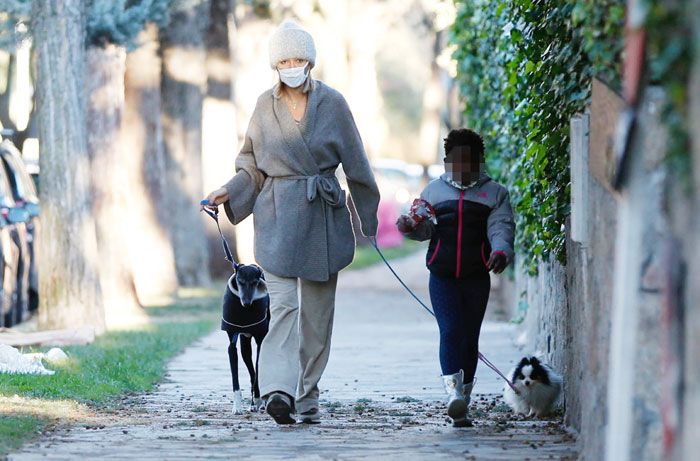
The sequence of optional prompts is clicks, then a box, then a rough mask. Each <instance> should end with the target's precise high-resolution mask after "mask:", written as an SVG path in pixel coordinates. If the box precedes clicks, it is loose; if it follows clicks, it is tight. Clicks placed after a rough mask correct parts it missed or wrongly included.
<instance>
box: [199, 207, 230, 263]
mask: <svg viewBox="0 0 700 461" xmlns="http://www.w3.org/2000/svg"><path fill="white" fill-rule="evenodd" d="M199 204H200V205H203V208H202V211H204V212H205V213H206V214H208V215H209V216H210V217H211V219H213V220H214V222H216V228H217V229H218V230H219V236H220V237H221V244H222V245H223V247H224V253H225V254H226V261H228V262H230V263H231V266H233V268H234V269H236V268H237V267H238V263H237V262H236V261H234V259H233V253H231V249H230V248H229V246H228V242H227V241H226V237H224V233H223V232H221V226H220V225H219V209H218V208H216V209H214V210H210V209H209V208H207V206H210V205H209V200H207V199H204V200H202V201H201V202H199Z"/></svg>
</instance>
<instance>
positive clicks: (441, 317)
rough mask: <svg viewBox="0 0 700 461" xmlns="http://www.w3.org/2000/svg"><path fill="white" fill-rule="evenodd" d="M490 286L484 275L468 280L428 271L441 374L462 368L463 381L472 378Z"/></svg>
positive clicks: (454, 371) (488, 279)
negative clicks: (437, 335) (436, 326)
mask: <svg viewBox="0 0 700 461" xmlns="http://www.w3.org/2000/svg"><path fill="white" fill-rule="evenodd" d="M490 289H491V279H490V278H489V275H488V274H484V275H483V276H478V277H475V278H469V279H455V278H446V277H440V276H438V275H435V274H430V300H431V302H432V304H433V310H434V312H435V318H436V319H437V323H438V327H439V329H440V366H441V367H442V374H443V375H451V374H454V373H459V370H464V382H465V383H470V382H472V381H473V380H474V373H476V361H477V359H478V354H479V332H480V331H481V322H482V321H483V320H484V313H485V312H486V304H487V303H488V300H489V290H490Z"/></svg>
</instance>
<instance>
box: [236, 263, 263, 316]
mask: <svg viewBox="0 0 700 461" xmlns="http://www.w3.org/2000/svg"><path fill="white" fill-rule="evenodd" d="M236 285H238V294H239V295H240V298H241V304H243V306H245V307H250V305H251V304H252V303H253V301H255V300H256V299H260V298H264V297H265V296H267V285H266V284H265V276H264V274H263V271H262V269H261V268H260V267H259V266H257V265H255V264H240V265H239V266H238V267H237V268H236Z"/></svg>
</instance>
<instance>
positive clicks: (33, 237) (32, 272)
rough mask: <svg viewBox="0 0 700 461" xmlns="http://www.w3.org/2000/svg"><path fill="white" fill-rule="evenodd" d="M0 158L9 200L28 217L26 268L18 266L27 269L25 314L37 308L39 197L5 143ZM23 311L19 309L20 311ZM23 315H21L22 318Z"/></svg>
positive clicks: (16, 155) (18, 158)
mask: <svg viewBox="0 0 700 461" xmlns="http://www.w3.org/2000/svg"><path fill="white" fill-rule="evenodd" d="M0 158H1V159H2V163H3V166H4V167H5V170H6V172H7V178H8V180H9V183H10V186H11V192H12V198H13V199H14V201H15V205H16V206H17V207H21V208H23V209H24V210H26V212H27V213H28V215H29V219H28V221H27V223H26V232H27V234H26V239H25V240H26V245H27V247H28V248H27V249H28V254H27V257H26V258H24V260H25V264H26V266H23V267H21V269H22V270H24V268H25V267H27V268H28V270H27V271H25V272H28V273H27V274H25V273H22V274H20V277H21V278H22V279H24V278H28V281H27V283H28V285H26V284H25V286H27V287H28V291H27V293H28V311H29V312H30V313H31V312H35V311H36V310H37V308H38V307H39V277H38V268H37V261H36V249H35V242H36V241H37V237H38V233H39V195H38V194H37V191H36V187H35V184H34V181H33V180H32V178H31V176H30V175H29V172H28V171H27V170H28V169H27V168H26V166H25V164H24V162H23V160H22V154H21V153H20V152H19V150H18V149H17V148H16V147H15V146H14V144H12V143H11V142H9V141H7V140H6V141H3V142H2V143H0ZM25 311H26V309H24V308H23V312H25ZM23 317H24V314H23V315H22V318H23Z"/></svg>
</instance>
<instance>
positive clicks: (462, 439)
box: [10, 254, 576, 460]
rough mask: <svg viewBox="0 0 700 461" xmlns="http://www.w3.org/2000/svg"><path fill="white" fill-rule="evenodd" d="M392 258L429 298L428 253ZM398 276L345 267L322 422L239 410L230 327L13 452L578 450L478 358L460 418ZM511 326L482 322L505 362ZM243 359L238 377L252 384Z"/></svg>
mask: <svg viewBox="0 0 700 461" xmlns="http://www.w3.org/2000/svg"><path fill="white" fill-rule="evenodd" d="M396 268H397V270H398V271H399V272H400V273H401V274H402V275H405V277H406V279H407V282H408V283H409V285H410V286H411V287H412V288H415V289H416V290H417V291H418V294H419V295H420V296H422V297H423V298H424V299H426V300H427V289H426V286H427V272H426V271H425V268H424V266H423V263H422V254H418V255H413V256H410V257H408V258H405V259H403V260H401V261H398V262H397V263H396ZM391 277H392V276H391V274H390V273H389V272H388V271H387V270H386V268H383V267H382V266H375V267H372V268H369V269H365V270H362V271H356V272H344V273H342V274H341V278H340V281H339V290H338V296H337V314H336V320H335V333H334V337H333V347H332V352H331V357H330V363H329V365H328V368H327V371H326V373H325V374H324V377H323V380H322V381H321V391H322V393H321V404H322V411H323V414H324V417H323V423H322V424H320V425H315V426H306V425H296V426H292V427H278V426H276V425H275V424H274V422H272V420H270V419H269V418H268V417H266V415H264V414H258V413H255V414H245V415H241V416H235V415H232V414H231V413H230V410H231V390H230V376H229V370H228V360H227V355H226V337H225V334H224V333H223V332H219V331H216V332H213V333H212V334H211V335H209V336H207V337H206V338H204V339H203V340H201V341H199V342H198V343H197V344H195V345H193V346H192V347H190V348H188V349H187V350H186V351H185V352H184V353H183V354H182V355H180V356H179V357H177V358H176V359H175V360H173V362H172V363H171V365H170V367H169V371H168V375H167V378H166V380H165V381H164V382H163V383H162V384H161V385H160V386H159V387H158V389H156V390H155V391H154V392H153V393H151V394H147V395H144V396H138V397H132V398H129V399H126V400H125V402H124V406H123V409H120V410H119V411H118V412H117V414H116V415H110V422H107V423H106V424H105V425H104V426H103V425H100V426H96V427H94V426H93V427H74V428H72V429H70V430H61V431H58V432H56V433H54V434H53V435H51V436H49V437H48V438H46V439H43V440H41V441H39V442H38V443H35V444H33V445H30V446H27V447H25V448H24V450H23V451H22V452H20V453H16V454H14V455H12V456H10V459H12V460H34V459H52V460H63V459H65V460H74V459H79V458H83V459H97V458H102V459H125V458H134V459H163V460H165V459H167V460H175V459H195V458H197V459H231V458H239V459H259V460H273V459H290V458H301V459H310V460H316V459H379V458H381V459H384V460H390V459H397V460H398V459H402V460H403V459H406V458H407V457H412V458H413V459H417V460H418V459H430V460H434V459H448V458H460V459H483V460H506V459H508V460H524V459H532V460H535V459H575V457H576V453H575V442H574V441H573V438H572V437H571V436H570V435H569V434H567V433H566V432H565V431H564V430H563V429H562V428H561V426H560V421H559V419H556V418H554V419H550V420H544V421H535V420H526V419H523V418H516V417H514V416H513V415H512V414H510V413H509V412H508V411H507V409H506V408H505V406H504V405H503V404H502V402H501V401H500V398H499V397H498V395H497V394H500V392H501V389H502V383H501V382H500V381H499V378H497V377H496V376H495V374H494V373H493V372H492V371H491V370H489V369H487V368H486V367H484V366H483V365H481V364H480V366H479V368H478V371H477V379H478V384H477V386H476V389H475V392H476V393H477V394H478V395H477V396H476V398H475V401H476V402H475V405H474V406H473V410H472V413H473V415H474V416H475V418H476V420H475V426H474V427H473V428H464V429H454V428H452V427H451V426H450V425H449V424H448V422H447V420H446V417H445V416H444V409H443V406H444V405H443V403H442V398H443V391H442V389H441V385H440V379H439V375H440V369H439V366H438V362H437V327H436V325H435V323H434V320H433V319H432V318H431V317H430V316H429V315H428V314H427V313H425V312H424V311H422V309H420V307H419V306H417V305H416V303H415V301H413V300H412V299H411V298H410V297H409V296H408V295H407V294H405V293H404V292H403V291H401V290H403V289H402V288H401V287H400V286H399V285H398V284H397V282H395V281H394V280H392V278H391ZM512 336H513V328H512V327H511V326H510V325H507V324H500V323H488V324H485V326H484V329H483V333H482V340H481V350H482V351H483V352H484V353H485V354H486V355H487V356H488V357H489V358H490V359H491V360H492V361H493V362H494V363H496V365H497V366H499V367H502V368H503V369H506V370H507V369H508V368H509V367H510V366H511V365H512V362H513V361H515V360H516V359H517V358H518V357H519V355H520V352H518V351H517V350H516V349H515V347H514V346H513V345H512V344H513V343H512ZM244 370H245V367H241V373H240V377H241V383H248V381H249V378H248V376H247V372H246V371H244ZM247 391H248V387H247V386H244V395H245V394H246V392H247Z"/></svg>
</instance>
